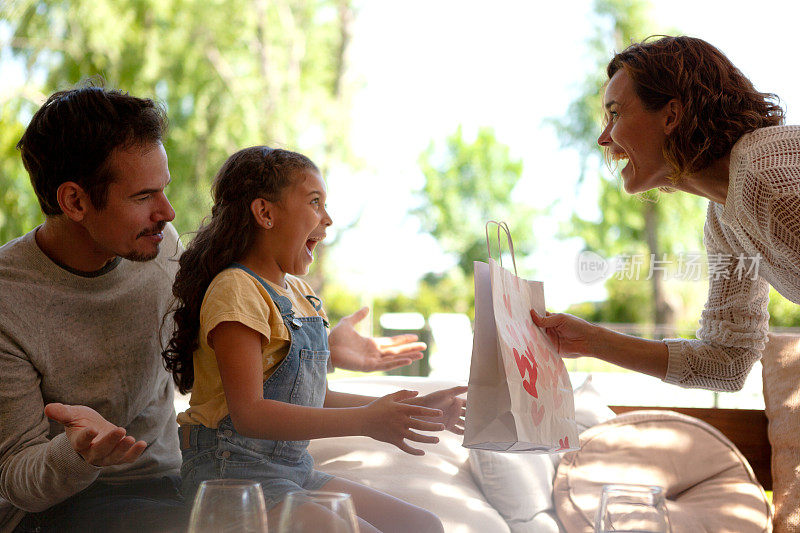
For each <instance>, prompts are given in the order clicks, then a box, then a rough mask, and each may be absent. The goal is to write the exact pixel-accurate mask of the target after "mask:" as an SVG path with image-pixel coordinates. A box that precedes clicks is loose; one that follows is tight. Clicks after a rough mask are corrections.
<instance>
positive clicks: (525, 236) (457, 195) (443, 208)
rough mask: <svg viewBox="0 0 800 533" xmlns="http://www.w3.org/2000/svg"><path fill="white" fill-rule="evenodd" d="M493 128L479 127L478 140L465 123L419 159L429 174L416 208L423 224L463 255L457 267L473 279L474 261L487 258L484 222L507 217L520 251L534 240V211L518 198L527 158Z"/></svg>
mask: <svg viewBox="0 0 800 533" xmlns="http://www.w3.org/2000/svg"><path fill="white" fill-rule="evenodd" d="M509 152H510V151H509V148H508V146H506V145H504V144H502V143H500V142H499V141H498V140H497V138H496V137H495V134H494V131H493V130H492V129H491V128H480V129H479V130H478V132H477V135H476V137H475V139H474V140H471V141H469V140H467V139H465V138H464V134H463V131H462V128H461V127H460V126H459V128H458V129H457V130H456V132H455V133H453V134H452V135H450V136H449V137H448V138H447V139H446V140H445V143H444V147H439V146H437V145H436V144H434V143H431V144H430V145H429V146H428V148H427V149H426V150H425V152H423V154H422V155H421V156H420V159H419V165H420V168H421V169H422V173H423V174H424V176H425V185H424V186H423V188H422V191H421V196H422V204H421V205H420V206H419V207H418V208H416V209H415V210H414V213H415V214H416V215H417V216H419V218H420V221H421V223H422V228H423V230H424V231H427V232H428V233H430V234H431V235H433V237H434V238H436V239H437V240H438V241H439V243H440V244H441V245H442V247H443V248H444V250H446V251H447V252H450V253H452V254H454V255H455V256H456V257H458V267H459V269H460V270H461V271H462V272H463V273H464V274H465V275H466V276H467V279H471V275H472V270H473V265H472V263H473V261H485V260H486V256H487V253H486V237H485V234H486V233H485V224H486V222H487V221H489V220H504V221H506V222H507V223H508V225H509V227H510V229H511V231H512V233H513V237H514V246H515V250H516V252H517V253H518V254H520V255H524V254H525V253H526V252H527V251H528V250H530V247H531V245H532V237H533V230H532V228H533V224H532V217H533V211H532V210H531V209H530V208H528V207H526V206H525V205H524V204H523V203H521V202H519V203H518V202H516V201H515V200H514V199H513V195H512V192H513V190H514V187H515V186H516V184H517V182H518V181H519V179H520V177H521V175H522V161H521V160H514V159H512V158H511V156H510V153H509Z"/></svg>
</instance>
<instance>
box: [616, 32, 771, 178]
mask: <svg viewBox="0 0 800 533" xmlns="http://www.w3.org/2000/svg"><path fill="white" fill-rule="evenodd" d="M654 38H655V39H654ZM653 39H654V40H653ZM621 69H622V70H624V71H625V72H626V73H627V74H628V76H630V79H631V81H632V82H633V85H634V87H635V91H636V94H637V96H638V97H639V98H640V99H641V100H642V102H643V104H644V107H645V109H648V110H650V111H657V110H659V109H662V108H663V107H664V105H666V104H667V102H669V101H670V100H672V99H677V100H678V101H679V102H680V103H681V105H682V107H683V112H682V114H681V118H680V121H679V123H678V126H677V127H676V128H675V130H674V131H673V132H672V134H671V135H669V136H668V137H667V140H666V142H665V143H664V147H663V152H664V159H665V160H666V161H667V163H668V164H669V165H670V166H671V167H672V168H673V175H672V178H673V179H675V180H677V179H679V178H680V177H681V176H682V175H684V174H687V173H693V172H698V171H700V170H703V169H705V168H707V167H708V166H709V165H711V164H712V163H713V162H714V161H716V160H718V159H720V158H721V157H724V156H725V155H726V154H727V153H728V152H730V150H731V148H732V147H733V145H734V143H736V141H738V140H739V138H740V137H741V136H742V135H744V134H745V133H748V132H751V131H753V130H755V129H758V128H763V127H767V126H777V125H780V124H783V122H784V118H785V115H784V110H783V108H782V107H781V106H780V105H779V103H778V102H779V99H778V97H777V96H776V95H774V94H771V93H761V92H758V91H757V90H756V89H755V87H753V84H752V83H751V82H750V80H749V79H747V78H746V77H745V76H744V74H742V73H741V71H740V70H739V69H738V68H736V67H735V66H734V65H733V64H732V63H731V62H730V60H729V59H728V58H727V57H725V55H724V54H723V53H722V52H720V51H719V50H718V49H717V48H715V47H714V46H712V45H711V44H709V43H707V42H706V41H704V40H702V39H697V38H694V37H685V36H678V37H669V36H651V37H648V38H647V39H645V40H644V41H642V42H641V43H635V44H632V45H631V46H629V47H628V48H626V49H625V50H623V51H622V52H620V53H618V54H616V55H615V56H614V57H613V58H612V59H611V61H610V62H609V63H608V66H607V67H606V73H607V74H608V79H609V80H610V79H611V77H612V76H614V74H616V73H617V72H618V71H619V70H621Z"/></svg>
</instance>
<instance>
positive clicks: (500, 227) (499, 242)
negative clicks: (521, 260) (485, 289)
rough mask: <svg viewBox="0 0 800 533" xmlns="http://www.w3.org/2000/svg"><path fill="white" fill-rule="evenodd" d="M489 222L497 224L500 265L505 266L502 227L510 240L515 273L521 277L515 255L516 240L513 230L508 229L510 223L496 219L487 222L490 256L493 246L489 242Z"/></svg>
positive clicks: (509, 248)
mask: <svg viewBox="0 0 800 533" xmlns="http://www.w3.org/2000/svg"><path fill="white" fill-rule="evenodd" d="M489 224H494V225H496V226H497V253H498V255H499V258H498V259H499V262H500V266H503V246H502V241H501V240H500V230H501V229H502V230H503V231H504V232H505V233H506V237H507V240H508V251H509V252H510V253H511V262H512V263H513V264H514V275H515V276H517V277H519V275H518V274H517V259H516V257H515V256H514V241H513V240H512V239H511V230H510V229H508V224H506V223H505V222H503V221H502V220H501V221H500V222H497V221H496V220H490V221H489V222H487V223H486V226H485V229H486V251H487V252H488V253H489V257H492V248H491V245H490V244H489Z"/></svg>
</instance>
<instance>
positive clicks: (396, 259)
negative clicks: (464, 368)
mask: <svg viewBox="0 0 800 533" xmlns="http://www.w3.org/2000/svg"><path fill="white" fill-rule="evenodd" d="M362 4H363V7H362V8H361V11H360V13H359V16H358V19H357V23H356V27H355V31H354V40H353V48H352V55H351V58H350V59H351V68H352V74H353V75H354V76H355V78H356V80H357V81H358V82H359V83H360V84H361V85H362V88H361V89H360V91H359V93H358V95H357V98H356V101H355V109H354V114H353V121H354V130H353V133H354V139H353V141H354V149H355V151H356V153H357V154H358V155H359V156H360V157H361V158H363V160H364V162H365V163H366V168H365V170H364V171H363V172H361V173H359V174H357V175H351V176H331V177H330V189H331V190H330V197H329V205H330V206H331V209H332V212H333V215H334V219H335V220H334V222H336V220H337V219H338V221H339V222H342V223H344V222H347V221H349V220H350V219H351V218H352V216H353V213H355V212H358V211H359V210H361V209H363V215H362V218H361V224H360V225H359V227H358V228H357V229H353V230H351V231H350V232H348V233H347V234H345V235H344V236H343V237H342V240H341V244H340V245H339V246H338V247H337V248H336V249H335V251H334V254H333V256H334V258H335V259H336V263H337V265H338V275H339V276H340V277H341V278H342V280H343V281H344V282H345V283H347V284H348V285H349V286H350V287H352V288H353V289H354V290H359V291H363V292H365V293H367V294H380V293H386V292H390V291H393V290H404V291H409V292H411V291H413V290H414V288H415V286H416V280H417V279H418V278H419V277H420V276H421V275H423V274H424V273H426V272H429V271H442V270H445V269H447V268H448V267H449V266H450V265H451V264H452V262H453V260H452V258H448V257H446V256H445V255H444V254H442V252H441V251H440V250H439V248H438V246H437V244H436V242H435V241H434V240H433V239H432V238H430V237H428V236H425V235H422V234H420V233H419V225H418V222H417V221H416V219H415V218H414V217H412V216H411V215H408V214H407V212H408V210H409V209H410V208H411V207H413V206H414V205H417V202H418V200H416V198H415V196H414V192H413V191H415V190H418V189H420V188H421V186H422V184H423V177H422V175H421V173H420V171H419V170H418V168H417V160H418V157H419V154H420V153H421V152H422V151H423V150H424V149H425V147H426V146H427V145H428V143H429V142H430V141H431V140H436V141H437V142H438V141H441V140H443V139H444V138H445V137H446V136H447V135H449V134H451V133H452V132H453V131H455V129H456V127H457V126H458V124H463V125H464V127H465V129H466V131H474V130H475V129H476V128H477V127H479V126H492V127H494V128H495V131H496V133H497V136H498V138H499V140H500V141H501V142H503V143H505V144H507V145H509V146H510V147H511V149H512V154H513V155H514V156H515V157H519V158H522V159H523V161H524V165H525V172H524V176H523V182H522V183H521V184H520V186H519V187H518V190H517V194H519V196H520V198H521V199H523V200H524V201H527V202H528V203H529V204H530V205H532V206H534V207H545V206H547V205H549V204H551V203H553V202H558V204H557V207H556V209H555V212H554V213H555V215H554V217H552V218H550V217H548V218H544V217H543V218H541V219H539V220H537V222H536V229H537V238H538V249H537V251H536V252H535V253H534V254H533V255H532V256H531V257H528V258H522V259H523V260H524V261H525V262H526V264H527V266H528V267H529V268H531V269H532V271H534V272H535V276H536V277H537V279H540V280H542V281H544V282H545V287H546V298H547V303H548V307H549V308H551V309H554V310H559V309H562V308H563V307H566V306H567V305H569V304H570V303H573V302H579V301H585V300H589V299H601V298H602V297H603V294H604V292H603V289H602V286H601V284H595V285H585V284H582V283H581V282H580V281H579V280H578V278H577V276H576V274H575V261H576V258H577V254H578V252H579V251H580V243H579V242H566V243H565V242H557V241H555V240H554V239H553V237H552V236H553V234H554V232H555V231H556V229H557V228H558V224H559V221H561V220H565V219H567V218H568V217H569V214H570V213H571V212H572V209H573V208H574V207H575V208H578V209H580V210H581V211H582V212H583V213H584V215H585V216H597V215H598V211H597V208H596V202H595V200H596V192H595V191H594V190H593V187H592V186H591V184H588V185H587V186H586V187H584V188H583V189H582V191H581V194H580V195H578V196H577V198H576V189H575V182H576V179H577V177H578V164H577V158H576V156H575V154H574V153H572V152H570V151H565V150H561V149H560V147H559V143H558V140H557V138H556V136H555V133H554V132H553V131H552V129H550V128H549V127H547V126H545V125H543V120H544V119H545V118H547V117H554V116H555V117H558V116H561V115H562V114H563V113H564V111H565V109H566V107H567V105H568V103H569V102H570V101H571V100H572V98H573V97H574V96H575V94H576V91H577V87H578V85H579V83H580V82H581V80H582V79H583V77H584V76H585V73H586V72H587V69H588V68H590V67H591V62H590V59H589V58H588V57H585V56H586V54H585V52H586V49H587V45H586V40H587V39H588V38H589V37H591V36H592V35H593V24H594V19H593V17H592V14H591V8H592V2H591V1H590V0H565V1H561V2H523V1H514V0H497V1H495V2H491V3H487V2H485V1H473V0H457V1H456V0H439V1H436V2H431V1H422V0H403V1H398V0H384V1H381V2H363V3H362ZM798 4H800V3H798V2H797V1H796V0H762V1H761V2H759V3H758V8H757V9H756V8H755V7H754V4H753V3H752V2H744V1H739V0H732V1H731V0H728V1H700V2H698V1H697V0H669V1H663V0H657V1H654V2H653V5H654V10H653V15H654V20H656V21H658V23H659V24H660V25H662V27H663V30H662V31H665V32H666V31H668V30H669V29H670V28H677V29H678V30H680V31H681V32H682V33H684V34H687V35H693V36H697V37H701V38H704V39H706V40H707V41H709V42H711V43H712V44H714V45H716V46H717V47H719V48H720V49H721V50H722V51H723V52H724V53H726V54H727V55H728V57H729V58H731V60H732V61H733V63H734V64H735V65H737V66H738V67H739V68H740V69H741V70H742V71H743V72H744V73H745V75H747V76H748V77H749V78H750V79H751V80H752V81H753V82H754V84H755V85H756V87H757V88H759V89H760V90H763V91H768V92H774V93H777V94H778V95H779V96H780V97H781V98H782V100H783V101H784V103H785V105H786V107H787V108H788V119H789V120H788V121H789V122H790V123H797V122H798V121H800V114H798V112H796V111H795V109H800V74H798V71H797V69H796V67H795V66H794V60H795V51H796V50H797V47H798V45H797V41H796V35H797V31H798V30H797V23H796V21H797V20H800V19H799V18H798V15H800V6H799V5H798ZM598 133H599V132H598ZM356 191H358V192H356ZM497 217H498V218H502V217H503V213H498V214H497ZM512 230H513V228H512ZM699 231H702V228H698V232H699Z"/></svg>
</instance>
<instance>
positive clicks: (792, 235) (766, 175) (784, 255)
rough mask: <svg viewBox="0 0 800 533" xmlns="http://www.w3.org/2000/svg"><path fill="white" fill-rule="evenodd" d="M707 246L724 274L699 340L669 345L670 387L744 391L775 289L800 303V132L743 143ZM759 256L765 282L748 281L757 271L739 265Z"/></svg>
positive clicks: (712, 212)
mask: <svg viewBox="0 0 800 533" xmlns="http://www.w3.org/2000/svg"><path fill="white" fill-rule="evenodd" d="M704 240H705V245H706V251H707V253H708V257H709V263H712V262H713V260H714V258H719V259H718V264H719V266H720V267H722V268H721V269H720V270H719V271H717V272H716V273H715V275H713V276H710V279H709V290H708V301H707V302H706V306H705V309H704V310H703V314H702V317H701V319H700V329H699V330H698V331H697V339H698V340H685V339H667V340H665V341H664V342H666V344H667V347H668V348H669V364H668V368H667V375H666V378H665V379H664V381H666V382H669V383H675V384H677V385H680V386H682V387H690V388H705V389H712V390H720V391H734V390H739V389H741V388H742V385H743V384H744V380H745V378H746V377H747V374H748V373H749V372H750V368H751V367H752V366H753V364H754V363H755V362H756V361H757V360H758V359H759V358H760V357H761V351H762V350H763V349H764V345H765V342H766V340H767V329H768V321H769V313H768V312H767V304H768V303H769V285H770V284H771V285H772V286H773V287H775V289H776V290H777V291H778V292H780V293H781V294H782V295H783V296H785V297H786V298H788V299H789V300H791V301H793V302H795V303H800V126H774V127H770V128H762V129H759V130H756V131H754V132H752V133H748V134H746V135H743V136H742V138H741V139H739V141H737V142H736V144H735V145H734V146H733V149H732V151H731V161H730V183H729V185H728V196H727V199H726V200H725V205H724V206H723V205H721V204H718V203H716V202H710V203H709V205H708V214H707V217H706V225H705V237H704ZM717 254H722V255H717ZM759 255H760V261H758V268H757V275H756V276H753V275H747V270H748V267H750V266H751V265H750V264H747V263H746V262H741V261H740V260H739V258H740V257H744V258H750V257H756V256H759ZM737 268H738V269H739V270H737ZM751 272H752V270H751ZM726 278H727V279H726ZM751 278H755V279H751Z"/></svg>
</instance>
